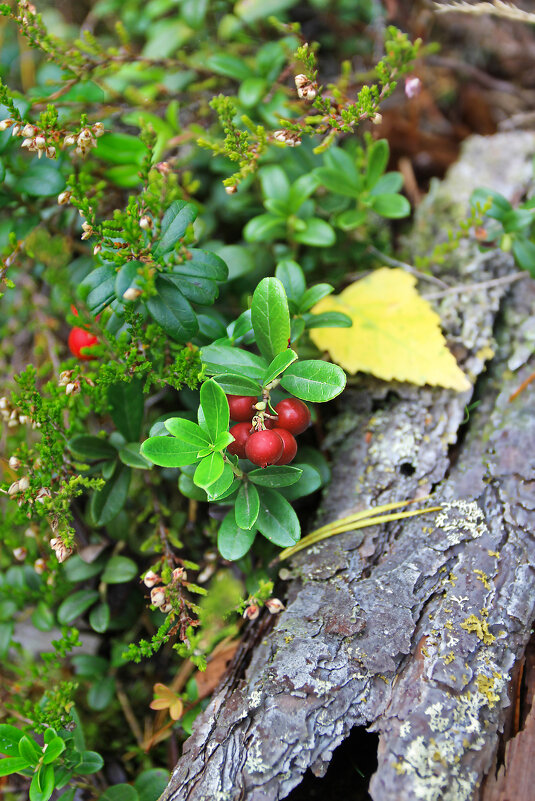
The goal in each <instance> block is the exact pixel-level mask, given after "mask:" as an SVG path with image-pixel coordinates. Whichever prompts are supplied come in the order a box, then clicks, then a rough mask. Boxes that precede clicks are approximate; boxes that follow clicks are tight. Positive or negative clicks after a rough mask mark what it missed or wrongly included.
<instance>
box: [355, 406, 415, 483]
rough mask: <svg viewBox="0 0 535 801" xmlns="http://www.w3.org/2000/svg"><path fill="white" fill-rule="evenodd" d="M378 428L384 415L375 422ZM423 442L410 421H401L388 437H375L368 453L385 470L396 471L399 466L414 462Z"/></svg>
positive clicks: (378, 415)
mask: <svg viewBox="0 0 535 801" xmlns="http://www.w3.org/2000/svg"><path fill="white" fill-rule="evenodd" d="M373 422H374V423H375V424H376V425H377V426H378V427H380V426H381V424H382V423H383V420H382V415H380V414H377V415H376V417H375V418H374V421H373ZM420 441H421V435H420V432H419V431H418V430H417V429H416V428H415V426H414V424H413V423H411V422H410V421H409V420H403V419H402V420H401V421H400V422H399V424H398V425H397V426H396V428H395V430H394V431H391V430H389V434H388V437H380V436H377V437H374V438H373V440H372V443H371V445H370V447H369V450H368V453H369V456H370V458H372V459H373V461H374V462H376V463H378V464H380V465H381V468H382V469H383V470H386V469H388V468H390V469H394V468H396V467H397V466H398V465H399V464H401V463H403V462H406V461H412V459H413V458H414V455H415V454H416V453H417V452H418V448H419V444H420Z"/></svg>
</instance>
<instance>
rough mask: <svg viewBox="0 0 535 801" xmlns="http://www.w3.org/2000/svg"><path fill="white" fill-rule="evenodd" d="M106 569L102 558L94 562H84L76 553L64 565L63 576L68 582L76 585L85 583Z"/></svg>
mask: <svg viewBox="0 0 535 801" xmlns="http://www.w3.org/2000/svg"><path fill="white" fill-rule="evenodd" d="M103 567H104V559H103V557H102V556H100V557H99V558H98V559H95V560H94V561H93V562H84V560H83V559H82V558H81V556H80V555H79V554H77V553H75V554H74V555H73V556H71V557H69V559H67V561H66V562H65V563H64V565H63V574H64V576H65V578H66V579H67V581H72V583H73V584H74V583H75V582H77V581H85V580H86V579H88V578H92V576H96V575H97V574H98V573H100V571H101V570H102V568H103Z"/></svg>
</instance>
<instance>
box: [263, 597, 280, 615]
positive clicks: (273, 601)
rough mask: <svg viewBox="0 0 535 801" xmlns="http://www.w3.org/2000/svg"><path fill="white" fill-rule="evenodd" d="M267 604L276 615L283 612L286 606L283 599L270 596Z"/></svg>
mask: <svg viewBox="0 0 535 801" xmlns="http://www.w3.org/2000/svg"><path fill="white" fill-rule="evenodd" d="M266 606H267V608H268V610H269V611H270V612H271V614H272V615H276V614H277V613H278V612H282V610H283V609H284V608H285V606H284V604H283V603H282V601H279V599H278V598H268V600H267V601H266Z"/></svg>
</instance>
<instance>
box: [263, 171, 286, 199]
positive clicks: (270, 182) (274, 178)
mask: <svg viewBox="0 0 535 801" xmlns="http://www.w3.org/2000/svg"><path fill="white" fill-rule="evenodd" d="M258 175H259V178H260V183H261V184H262V192H263V194H264V197H266V198H274V199H276V200H282V201H283V202H285V201H286V200H288V195H289V193H290V182H289V180H288V178H287V175H286V173H285V171H284V170H283V169H282V167H279V166H278V165H277V164H270V165H268V166H267V167H262V169H261V170H260V172H259V174H258Z"/></svg>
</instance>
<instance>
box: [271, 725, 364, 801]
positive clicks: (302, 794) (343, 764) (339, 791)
mask: <svg viewBox="0 0 535 801" xmlns="http://www.w3.org/2000/svg"><path fill="white" fill-rule="evenodd" d="M378 745H379V735H378V734H370V732H368V731H366V729H365V727H364V726H356V727H355V728H354V729H352V731H351V733H350V735H349V737H348V738H347V739H346V740H344V742H343V743H342V744H341V745H339V746H338V748H337V749H336V751H335V752H334V754H333V758H332V760H331V763H330V765H329V767H328V768H327V773H326V774H325V776H323V777H322V778H318V777H317V776H314V774H313V773H312V771H311V770H307V772H306V773H305V775H304V777H303V781H302V782H301V784H300V785H299V786H298V787H296V788H295V790H292V792H291V793H290V795H288V796H287V797H286V798H287V801H314V799H318V801H332V800H333V799H335V798H336V799H343V798H346V799H351V801H371V796H370V795H369V794H368V785H369V783H370V779H371V777H372V775H373V774H374V773H375V771H376V770H377V748H378Z"/></svg>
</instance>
